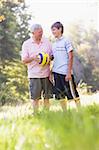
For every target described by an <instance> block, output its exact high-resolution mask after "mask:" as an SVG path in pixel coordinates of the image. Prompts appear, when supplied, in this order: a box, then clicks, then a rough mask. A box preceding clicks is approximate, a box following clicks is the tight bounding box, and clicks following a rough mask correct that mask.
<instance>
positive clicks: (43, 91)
mask: <svg viewBox="0 0 99 150" xmlns="http://www.w3.org/2000/svg"><path fill="white" fill-rule="evenodd" d="M29 89H30V97H31V99H32V100H36V99H41V96H43V97H44V99H49V98H51V97H52V84H51V82H50V81H49V78H48V77H47V78H30V79H29Z"/></svg>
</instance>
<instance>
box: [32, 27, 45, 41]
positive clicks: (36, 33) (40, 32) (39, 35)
mask: <svg viewBox="0 0 99 150" xmlns="http://www.w3.org/2000/svg"><path fill="white" fill-rule="evenodd" d="M42 35H43V29H42V28H38V29H35V30H34V32H33V36H34V38H35V39H41V38H42Z"/></svg>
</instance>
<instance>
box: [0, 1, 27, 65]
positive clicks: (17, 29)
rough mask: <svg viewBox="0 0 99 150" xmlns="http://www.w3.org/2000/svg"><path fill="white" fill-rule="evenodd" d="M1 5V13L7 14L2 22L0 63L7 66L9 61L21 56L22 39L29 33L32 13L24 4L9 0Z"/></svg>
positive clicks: (0, 26) (0, 24)
mask: <svg viewBox="0 0 99 150" xmlns="http://www.w3.org/2000/svg"><path fill="white" fill-rule="evenodd" d="M0 7H1V8H0V14H3V15H4V16H5V20H4V21H3V22H2V23H0V63H1V66H2V67H5V65H6V63H8V61H12V60H13V61H14V60H15V59H16V58H18V57H19V51H20V48H21V44H22V41H23V40H24V39H25V38H26V37H27V36H28V35H29V30H28V25H29V23H28V21H29V19H30V15H28V14H26V12H25V9H26V8H25V5H24V4H21V5H20V4H17V3H13V2H11V1H7V2H2V5H0Z"/></svg>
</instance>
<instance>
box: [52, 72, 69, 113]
mask: <svg viewBox="0 0 99 150" xmlns="http://www.w3.org/2000/svg"><path fill="white" fill-rule="evenodd" d="M63 78H64V75H61V74H58V73H54V81H55V95H56V96H55V97H56V99H59V100H60V104H61V107H62V109H63V111H66V108H67V101H66V99H65V89H64V83H63Z"/></svg>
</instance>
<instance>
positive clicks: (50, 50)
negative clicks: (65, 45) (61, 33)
mask: <svg viewBox="0 0 99 150" xmlns="http://www.w3.org/2000/svg"><path fill="white" fill-rule="evenodd" d="M49 56H53V52H52V44H51V43H50V42H49Z"/></svg>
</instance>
